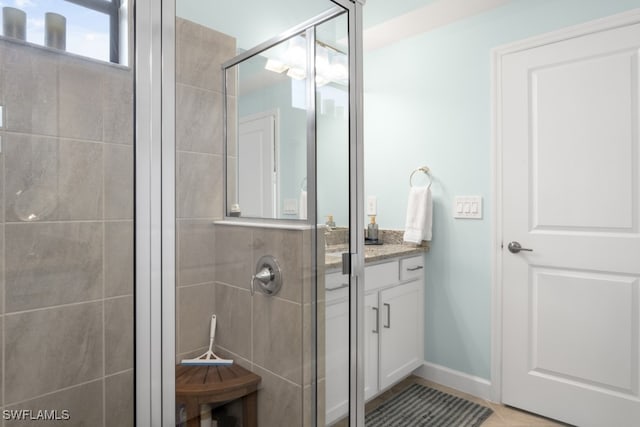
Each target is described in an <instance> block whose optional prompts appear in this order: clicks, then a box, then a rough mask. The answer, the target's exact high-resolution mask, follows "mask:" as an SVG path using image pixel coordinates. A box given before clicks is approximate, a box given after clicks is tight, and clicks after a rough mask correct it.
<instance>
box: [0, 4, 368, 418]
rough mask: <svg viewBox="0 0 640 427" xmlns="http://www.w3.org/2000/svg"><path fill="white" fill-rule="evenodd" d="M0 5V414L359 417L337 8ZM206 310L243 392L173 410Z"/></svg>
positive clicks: (353, 170) (358, 291) (353, 22)
mask: <svg viewBox="0 0 640 427" xmlns="http://www.w3.org/2000/svg"><path fill="white" fill-rule="evenodd" d="M266 3H269V4H266ZM298 3H300V4H298ZM3 5H4V6H6V7H7V9H6V14H7V15H6V16H7V17H8V18H7V23H8V24H11V25H8V26H5V28H8V29H12V30H11V32H9V30H6V31H7V33H6V34H5V33H3V35H2V36H1V37H0V70H1V73H0V181H1V182H2V184H0V267H1V272H2V273H1V275H0V336H1V338H0V353H1V354H2V363H0V381H1V382H2V386H1V387H0V409H2V415H3V417H2V420H0V425H4V426H14V425H22V423H23V421H25V419H28V420H29V421H33V422H36V421H37V422H38V423H39V422H40V421H45V423H44V425H47V422H49V423H63V424H62V425H64V423H67V422H68V423H69V425H101V426H116V425H117V426H130V425H139V426H161V425H162V426H170V425H179V424H181V423H186V424H189V423H191V425H193V423H194V422H195V421H196V420H197V418H203V419H206V418H207V417H212V418H216V419H217V420H218V421H219V425H223V423H224V422H230V421H231V420H232V419H234V418H235V420H240V419H242V418H243V417H245V419H246V418H247V412H246V411H247V410H248V409H247V408H249V410H254V411H255V412H253V414H254V415H251V416H255V417H256V418H257V421H258V423H259V424H260V425H261V426H282V425H291V426H294V425H304V426H314V425H317V426H323V425H325V424H328V423H332V422H333V421H335V420H334V419H333V418H331V419H330V418H327V417H328V415H327V414H329V413H330V412H331V413H332V414H338V413H339V414H340V416H339V417H340V418H345V419H348V420H349V421H350V423H351V425H362V424H363V422H362V418H363V399H362V395H361V394H360V393H361V391H362V389H363V384H362V375H361V374H362V373H361V369H358V366H362V364H361V361H360V359H361V357H362V356H361V351H360V350H359V349H361V348H362V343H361V342H360V338H359V337H361V336H362V334H360V333H359V330H360V329H361V328H362V326H361V323H360V322H358V321H357V319H358V315H359V313H360V312H361V310H362V281H361V280H360V278H361V277H362V260H361V254H362V244H363V236H362V233H363V225H362V217H363V215H362V211H361V208H362V205H363V203H362V200H361V194H362V188H361V186H362V180H361V174H362V170H361V166H362V150H361V147H362V143H361V138H362V132H361V118H360V116H359V114H360V108H359V106H360V102H361V101H360V98H359V97H360V95H359V94H360V93H361V88H360V81H359V80H358V79H356V78H355V76H357V75H358V73H359V70H360V67H361V62H360V60H359V44H360V35H359V34H360V31H361V29H360V18H359V16H360V14H359V8H360V5H359V4H357V3H353V2H351V1H348V0H335V1H329V0H313V1H309V2H306V1H305V2H296V3H295V4H294V5H291V4H290V2H282V4H279V3H278V2H273V3H272V2H258V1H255V2H210V1H196V0H190V1H187V0H176V1H173V0H164V1H162V2H155V1H151V0H136V1H133V0H128V1H127V0H56V1H49V0H48V1H35V0H34V1H30V2H19V1H13V2H6V1H5V2H3ZM16 5H17V8H18V9H20V8H22V11H17V12H16V11H14V10H9V9H8V8H9V7H13V6H16ZM48 12H54V13H56V14H57V15H62V16H64V17H65V18H66V21H64V20H61V19H59V18H58V20H57V21H56V22H58V23H60V22H66V27H65V26H64V25H63V26H60V25H58V26H56V27H55V28H53V27H51V28H47V27H46V25H45V27H42V26H39V23H40V22H41V21H42V22H48V20H46V19H44V17H45V16H46V15H45V14H46V13H48ZM9 16H11V17H12V18H11V19H9ZM22 16H24V17H25V19H24V25H25V28H24V31H20V30H21V28H20V25H22V24H21V23H22V21H21V19H22V18H21V17H22ZM9 21H10V22H9ZM134 21H135V22H134ZM51 22H53V21H51ZM134 30H135V31H134ZM47 31H49V32H50V34H49V36H48V37H45V33H47ZM61 31H63V32H61ZM54 33H55V34H54ZM21 34H26V39H25V40H22V39H20V37H21ZM51 34H54V35H55V36H56V40H58V41H60V40H62V38H60V37H61V36H65V40H66V46H65V45H64V44H61V43H58V44H56V45H55V46H53V45H52V44H51V43H49V45H47V40H49V39H50V38H51ZM265 41H266V42H265ZM61 47H64V48H65V49H66V50H65V49H60V48H61ZM328 247H329V248H332V249H331V250H330V251H327V250H326V248H328ZM265 257H266V258H265ZM327 269H334V270H336V269H341V270H343V271H344V273H345V274H344V275H343V276H342V278H343V279H344V280H341V281H340V283H325V274H324V273H325V271H326V270H327ZM276 276H278V277H281V279H282V280H281V286H280V287H279V288H278V289H276V287H271V283H272V282H273V281H272V280H271V279H272V278H275V277H276ZM334 292H342V293H345V294H348V295H349V301H350V303H349V304H350V305H349V310H348V312H342V313H335V312H330V310H327V309H326V304H325V302H326V301H327V300H329V299H330V298H331V295H332V293H334ZM212 315H215V316H216V324H217V329H216V333H215V347H214V350H215V352H216V353H217V354H218V355H220V356H221V357H224V358H227V359H232V360H233V365H232V367H231V368H229V369H230V371H229V372H231V373H233V375H238V372H240V373H242V372H247V373H249V374H251V376H250V378H252V381H254V380H255V381H254V385H255V392H256V393H255V394H254V395H253V397H251V398H250V399H249V400H244V402H245V406H243V404H242V402H243V399H242V397H243V396H236V395H235V394H234V395H233V397H231V395H230V394H225V393H221V396H222V397H220V399H218V400H216V401H210V402H201V403H209V404H210V405H209V406H201V407H200V406H198V407H197V409H196V410H195V411H194V410H193V405H192V406H191V407H190V409H189V410H187V405H186V404H185V402H187V400H185V397H184V393H183V394H180V388H179V386H180V384H182V383H184V382H185V378H187V377H188V379H189V381H191V379H193V380H194V381H195V380H196V379H197V378H196V376H194V375H192V374H193V373H194V372H195V370H190V368H191V367H184V366H180V362H181V361H182V360H183V359H192V358H194V357H197V356H199V355H200V354H202V353H204V352H205V351H206V350H207V348H208V346H209V341H210V324H211V323H210V321H211V317H212ZM328 325H331V326H330V327H331V328H332V329H336V330H339V331H340V335H338V336H335V337H334V341H332V342H334V343H335V342H338V343H340V345H335V346H334V345H332V346H331V347H328V346H327V345H326V342H327V341H326V337H325V330H326V327H327V326H328ZM336 339H337V341H335V340H336ZM216 372H218V373H219V375H220V379H221V380H223V379H224V378H228V377H225V375H226V373H225V372H226V371H224V370H219V371H216ZM336 372H339V374H336ZM177 373H178V374H177ZM182 374H184V375H182ZM187 382H188V381H187ZM326 390H340V393H343V394H344V395H348V396H349V405H346V406H345V405H342V406H341V407H340V408H338V409H337V410H334V409H335V408H333V409H332V408H329V407H328V406H331V405H332V403H331V392H327V391H326ZM223 391H228V390H226V389H225V390H223ZM251 393H253V390H248V391H247V393H246V394H245V395H247V396H249V395H251ZM225 397H226V399H225ZM236 397H238V399H236ZM199 403H200V402H199ZM223 403H224V404H223ZM347 406H348V407H347ZM332 417H334V418H335V416H334V415H332Z"/></svg>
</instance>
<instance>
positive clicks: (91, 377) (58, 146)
mask: <svg viewBox="0 0 640 427" xmlns="http://www.w3.org/2000/svg"><path fill="white" fill-rule="evenodd" d="M0 105H3V106H4V120H3V121H4V127H3V128H2V129H0V137H1V138H2V150H1V152H0V181H1V182H0V267H1V274H0V279H1V280H0V295H1V298H0V313H2V314H1V315H0V325H1V328H0V336H1V338H2V339H1V342H0V349H2V351H1V352H0V354H1V355H2V363H1V364H0V378H1V379H2V381H1V389H2V391H3V392H0V407H1V408H2V409H32V410H39V409H47V410H52V409H58V410H63V409H67V410H69V411H70V416H71V419H72V422H73V425H92V426H94V425H95V426H113V425H118V426H128V425H129V426H131V425H133V327H134V326H133V73H132V71H131V69H129V68H125V67H120V66H114V65H111V64H105V63H101V62H98V61H93V60H87V59H84V58H81V57H77V56H72V55H66V54H61V53H58V52H55V51H51V50H47V49H43V48H39V47H35V46H32V45H27V44H24V43H19V42H12V41H8V40H6V39H0ZM114 420H117V421H114ZM2 422H4V420H0V424H1V423H2ZM49 424H51V423H47V422H42V421H38V422H34V424H33V425H49ZM4 425H6V426H13V425H20V426H26V425H31V424H30V423H26V422H15V421H7V422H5V423H4Z"/></svg>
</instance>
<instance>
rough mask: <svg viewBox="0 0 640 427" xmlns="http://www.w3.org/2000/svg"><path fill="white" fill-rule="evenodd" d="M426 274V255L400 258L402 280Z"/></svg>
mask: <svg viewBox="0 0 640 427" xmlns="http://www.w3.org/2000/svg"><path fill="white" fill-rule="evenodd" d="M423 274H424V257H423V256H422V255H418V256H414V257H411V258H405V259H402V260H400V280H403V281H404V280H411V279H415V278H418V277H421V276H422V275H423Z"/></svg>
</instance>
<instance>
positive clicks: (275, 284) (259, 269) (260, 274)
mask: <svg viewBox="0 0 640 427" xmlns="http://www.w3.org/2000/svg"><path fill="white" fill-rule="evenodd" d="M256 281H257V282H258V286H259V289H260V290H261V291H262V292H263V293H264V294H266V295H275V294H277V293H278V291H279V290H280V288H281V287H282V270H280V265H279V264H278V261H276V259H275V258H274V257H272V256H271V255H265V256H263V257H261V258H260V259H259V260H258V263H257V264H256V273H255V274H254V275H253V276H251V295H253V294H254V293H255V283H256Z"/></svg>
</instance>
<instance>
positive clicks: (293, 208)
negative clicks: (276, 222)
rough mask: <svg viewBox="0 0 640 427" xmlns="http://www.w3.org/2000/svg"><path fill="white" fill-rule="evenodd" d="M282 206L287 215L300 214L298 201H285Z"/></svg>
mask: <svg viewBox="0 0 640 427" xmlns="http://www.w3.org/2000/svg"><path fill="white" fill-rule="evenodd" d="M282 205H283V206H282V208H283V209H282V211H283V213H285V214H287V215H295V214H297V213H298V199H284V203H282Z"/></svg>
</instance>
